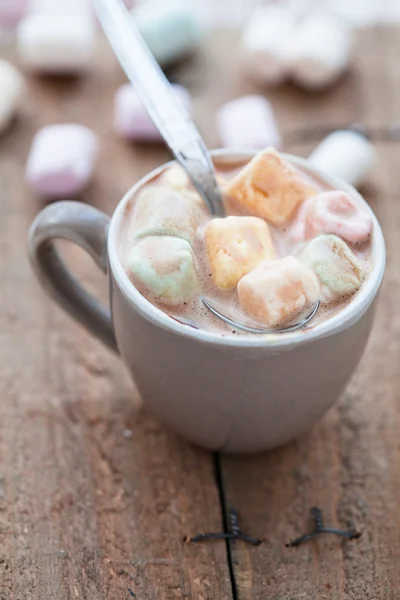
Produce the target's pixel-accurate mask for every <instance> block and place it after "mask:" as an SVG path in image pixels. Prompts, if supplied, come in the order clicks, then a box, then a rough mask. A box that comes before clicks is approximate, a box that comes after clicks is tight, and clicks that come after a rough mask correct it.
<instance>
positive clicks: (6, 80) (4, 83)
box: [0, 60, 25, 133]
mask: <svg viewBox="0 0 400 600" xmlns="http://www.w3.org/2000/svg"><path fill="white" fill-rule="evenodd" d="M24 88H25V84H24V79H23V77H22V75H21V73H20V72H19V71H18V70H17V69H16V68H15V67H13V66H12V65H10V63H8V62H6V61H5V60H0V133H2V132H3V131H5V129H7V127H8V125H9V124H10V122H11V120H12V118H13V116H14V115H15V112H16V110H17V108H18V104H19V103H20V100H21V97H22V93H23V91H24Z"/></svg>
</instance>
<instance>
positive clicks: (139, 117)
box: [114, 83, 192, 142]
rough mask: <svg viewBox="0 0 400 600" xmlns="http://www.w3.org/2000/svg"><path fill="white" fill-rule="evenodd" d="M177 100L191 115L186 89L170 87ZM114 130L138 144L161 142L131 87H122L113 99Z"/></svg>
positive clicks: (127, 84)
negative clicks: (138, 142)
mask: <svg viewBox="0 0 400 600" xmlns="http://www.w3.org/2000/svg"><path fill="white" fill-rule="evenodd" d="M172 89H173V91H174V93H175V96H176V98H177V100H178V101H179V102H180V103H181V105H182V107H183V108H184V109H185V110H186V112H188V113H189V114H191V112H192V102H191V97H190V94H189V92H188V90H187V89H186V88H184V87H183V86H181V85H172ZM114 129H115V132H116V133H117V134H118V135H120V136H121V137H123V138H126V139H129V140H135V141H140V142H161V141H162V136H161V134H160V132H159V131H158V129H157V127H156V126H155V125H154V123H153V121H152V119H151V117H150V115H149V113H148V112H147V110H146V109H145V107H144V105H143V103H142V101H141V100H140V98H139V96H138V94H137V92H136V90H135V88H134V87H133V85H131V84H129V83H126V84H124V85H122V86H121V87H120V88H119V89H118V90H117V92H116V94H115V99H114Z"/></svg>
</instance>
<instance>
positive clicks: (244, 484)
mask: <svg viewBox="0 0 400 600" xmlns="http://www.w3.org/2000/svg"><path fill="white" fill-rule="evenodd" d="M393 35H394V34H393V33H392V30H387V32H386V33H385V32H384V31H382V30H375V31H373V32H371V33H363V34H362V36H361V39H362V41H361V45H360V46H359V54H358V57H359V61H360V68H359V72H358V76H357V81H356V83H354V87H353V84H351V82H350V83H349V87H348V88H347V92H343V97H346V94H348V96H349V98H348V99H347V104H346V103H345V104H344V108H343V119H344V118H345V117H346V118H348V115H351V119H354V120H363V122H365V123H366V124H367V125H371V126H377V125H385V124H389V123H390V122H391V120H392V119H394V118H395V114H396V110H397V107H396V102H397V96H398V94H399V93H400V84H399V81H398V73H397V74H396V73H394V72H393V68H392V66H391V65H390V64H389V63H388V60H387V57H388V56H391V55H392V54H393V52H394V47H395V46H394V40H395V38H394V37H393ZM367 48H369V50H370V51H369V54H368V56H366V55H364V53H365V52H366V49H367ZM372 49H374V50H372ZM368 57H369V58H368ZM370 59H371V60H370ZM341 106H343V105H341ZM341 106H340V107H339V108H338V109H337V114H338V115H340V114H341V112H340V111H341V110H342V108H341ZM346 106H347V108H346ZM315 108H316V112H315V114H311V113H310V114H309V115H308V116H307V117H306V118H305V121H304V124H305V125H309V126H310V127H312V126H314V125H315V124H316V123H318V122H319V118H320V114H322V113H319V111H318V107H317V106H316V107H315ZM328 114H329V113H326V115H328ZM311 147H312V146H311V145H297V146H295V145H292V146H290V147H289V150H291V151H293V152H294V153H297V154H300V155H303V156H307V154H308V153H309V151H310V149H311ZM377 150H378V163H377V165H376V166H375V167H374V169H372V171H371V174H370V175H369V178H368V181H369V183H370V184H371V185H370V186H369V188H368V189H367V191H366V198H367V200H368V201H369V202H370V204H371V206H372V207H373V209H374V210H375V212H376V214H377V216H378V218H379V219H380V221H381V223H382V226H383V229H384V233H385V236H386V240H387V249H388V264H387V274H386V278H385V282H384V285H383V289H382V292H381V297H380V304H379V308H378V311H377V318H376V324H375V327H374V330H373V334H372V336H371V340H370V342H369V345H368V349H367V352H366V354H365V356H364V358H363V359H362V362H361V364H360V366H359V368H358V370H357V372H356V374H355V377H354V378H353V380H352V382H351V384H350V386H349V388H348V390H347V391H346V393H345V394H344V396H343V397H342V398H341V400H340V402H339V403H338V405H337V406H336V407H335V408H334V409H332V410H331V411H330V413H329V414H328V415H327V416H326V417H325V418H324V419H323V421H322V422H321V423H320V424H319V425H318V426H316V427H315V428H314V430H313V431H312V432H311V433H310V434H309V435H308V436H305V437H304V438H303V439H301V440H298V441H297V442H294V443H293V444H290V445H289V446H287V447H285V448H282V449H280V450H277V451H275V452H273V453H270V454H268V455H265V456H259V457H256V458H252V459H233V458H225V459H223V463H222V464H223V480H224V485H225V494H226V498H227V503H228V504H229V505H233V506H235V507H236V508H237V509H238V510H239V511H240V513H241V515H242V521H243V527H244V528H246V530H247V531H249V532H251V533H252V534H253V535H256V536H260V537H265V538H266V542H265V544H263V545H262V546H260V547H259V548H248V547H246V546H243V545H241V544H239V543H237V544H235V545H234V546H233V547H232V552H233V559H234V565H235V568H234V573H235V580H236V586H237V593H238V598H240V600H248V599H250V598H251V599H260V600H261V599H264V598H266V597H268V598H271V599H272V600H278V599H279V600H281V599H282V598H285V600H286V599H287V600H289V599H290V600H300V599H301V598H307V599H310V600H311V599H312V600H314V599H315V600H323V599H329V600H349V599H352V600H365V599H374V600H375V599H378V598H382V599H388V598H390V599H395V598H398V597H400V572H399V569H398V560H399V555H400V542H399V539H400V511H399V508H398V494H399V488H400V476H399V471H398V462H399V458H400V455H399V450H400V447H399V442H398V429H399V425H400V416H399V415H400V413H399V395H398V388H399V383H400V381H399V375H398V364H399V355H400V354H399V353H400V346H399V335H398V334H399V329H400V316H399V311H398V306H399V302H400V281H399V275H398V256H399V254H400V241H399V235H398V230H399V223H400V208H399V203H398V188H399V185H400V175H399V165H400V163H399V160H398V147H397V145H396V144H393V143H390V142H386V143H383V142H380V143H377ZM321 393H323V390H321ZM313 505H318V506H320V507H321V508H322V509H323V512H324V517H325V520H326V523H329V525H331V526H333V527H334V526H339V527H341V528H346V527H348V526H354V527H356V528H357V529H359V530H360V531H362V537H361V539H359V540H356V541H351V542H342V541H341V540H340V538H335V537H333V536H331V537H329V536H326V537H324V538H321V539H319V540H318V541H316V542H311V543H308V544H306V545H304V546H302V547H299V548H286V547H285V543H286V542H287V541H289V540H291V539H293V538H294V537H297V536H298V535H301V534H302V533H304V532H305V531H307V530H308V528H309V527H310V526H311V523H310V520H309V516H308V511H309V508H310V507H311V506H313Z"/></svg>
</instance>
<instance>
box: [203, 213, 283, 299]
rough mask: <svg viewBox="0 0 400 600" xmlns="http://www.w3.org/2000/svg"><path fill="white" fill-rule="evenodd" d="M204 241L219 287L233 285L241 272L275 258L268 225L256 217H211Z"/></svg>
mask: <svg viewBox="0 0 400 600" xmlns="http://www.w3.org/2000/svg"><path fill="white" fill-rule="evenodd" d="M205 242H206V247H207V254H208V258H209V261H210V268H211V273H212V277H213V281H214V283H215V285H216V286H217V287H218V288H220V289H222V290H229V289H233V288H235V287H236V285H237V283H238V281H239V280H240V279H241V278H242V277H243V275H246V273H249V271H251V270H252V269H254V267H256V266H257V265H258V264H260V263H261V262H263V261H266V260H273V259H274V258H275V251H274V247H273V243H272V240H271V236H270V233H269V229H268V225H267V224H266V223H265V221H263V220H262V219H258V218H257V217H234V216H231V217H226V218H224V219H213V220H212V221H210V223H209V224H208V225H207V227H206V230H205Z"/></svg>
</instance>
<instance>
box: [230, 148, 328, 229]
mask: <svg viewBox="0 0 400 600" xmlns="http://www.w3.org/2000/svg"><path fill="white" fill-rule="evenodd" d="M224 192H225V195H226V200H225V201H226V203H227V204H228V205H232V208H233V209H234V210H235V209H236V210H239V211H240V212H246V213H249V212H250V213H251V214H254V215H256V216H257V217H261V218H262V219H265V220H266V221H268V222H269V223H272V224H273V225H277V226H279V225H284V224H285V223H287V222H288V221H290V220H291V219H292V218H293V217H294V215H295V212H296V210H297V209H298V207H299V205H300V204H301V203H302V202H304V200H306V199H307V198H309V197H310V196H314V195H315V194H317V193H318V190H317V189H316V187H314V186H313V185H312V184H311V183H309V182H308V181H307V180H306V179H305V177H304V175H302V174H301V173H300V172H299V171H297V170H296V169H295V168H294V167H292V165H290V164H289V163H288V162H287V161H286V160H284V159H283V158H282V157H281V156H280V155H279V153H278V152H277V151H276V150H274V149H273V148H267V149H266V150H263V151H262V152H259V153H258V154H257V155H256V156H255V157H254V158H253V159H252V160H251V161H250V162H249V163H248V164H247V165H246V166H245V167H244V169H242V170H241V171H240V172H239V173H238V175H236V177H234V178H233V179H232V181H230V182H229V184H228V185H227V186H226V188H225V189H224Z"/></svg>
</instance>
